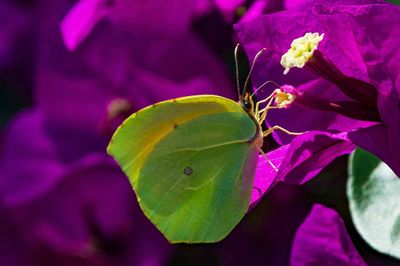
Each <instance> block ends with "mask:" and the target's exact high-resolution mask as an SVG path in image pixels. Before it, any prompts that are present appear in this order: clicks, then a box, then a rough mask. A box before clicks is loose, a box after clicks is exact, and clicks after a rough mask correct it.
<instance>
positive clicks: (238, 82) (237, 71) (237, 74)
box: [234, 43, 241, 99]
mask: <svg viewBox="0 0 400 266" xmlns="http://www.w3.org/2000/svg"><path fill="white" fill-rule="evenodd" d="M239 46H240V44H239V43H238V44H236V47H235V52H234V56H235V71H236V87H237V91H238V97H239V99H240V95H241V93H240V81H239V63H238V50H239Z"/></svg>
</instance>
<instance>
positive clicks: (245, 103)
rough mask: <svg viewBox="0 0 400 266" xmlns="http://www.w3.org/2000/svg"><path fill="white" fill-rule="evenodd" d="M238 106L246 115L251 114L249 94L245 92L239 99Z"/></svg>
mask: <svg viewBox="0 0 400 266" xmlns="http://www.w3.org/2000/svg"><path fill="white" fill-rule="evenodd" d="M240 105H241V106H242V108H243V109H244V110H245V111H246V112H247V113H253V110H254V102H253V99H252V98H251V95H250V93H248V92H246V93H245V94H244V95H243V96H241V97H240Z"/></svg>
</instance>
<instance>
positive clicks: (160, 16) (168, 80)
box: [0, 0, 396, 266]
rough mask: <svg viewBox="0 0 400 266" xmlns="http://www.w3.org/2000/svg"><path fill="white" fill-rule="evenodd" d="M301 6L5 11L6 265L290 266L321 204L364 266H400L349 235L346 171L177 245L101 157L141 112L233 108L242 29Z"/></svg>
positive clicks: (1, 256) (119, 2)
mask: <svg viewBox="0 0 400 266" xmlns="http://www.w3.org/2000/svg"><path fill="white" fill-rule="evenodd" d="M298 2H305V1H294V0H293V1H283V0H282V1H278V0H275V1H273V0H270V1H267V0H264V1H259V0H258V1H244V0H235V1H223V0H193V1H185V0H171V1H160V0H158V1H157V0H148V1H139V0H81V1H73V0H64V1H63V0H41V1H33V0H32V1H27V0H26V1H23V0H9V1H7V0H1V1H0V151H1V157H0V158H1V160H0V189H1V202H0V265H74V266H78V265H143V266H151V265H289V262H290V261H291V252H292V248H293V245H295V244H294V243H304V242H302V241H305V240H304V239H299V238H301V236H302V235H301V233H296V232H297V230H298V228H299V226H300V225H301V224H302V223H303V222H304V221H305V219H306V217H307V215H308V214H309V212H310V211H311V209H312V206H313V204H314V203H323V204H325V205H326V206H329V207H331V208H334V209H336V210H337V211H338V212H339V213H340V214H341V215H342V217H343V219H344V224H345V225H346V226H347V231H348V232H349V234H350V237H351V240H352V242H353V243H354V245H355V247H356V248H357V250H358V252H359V253H360V254H361V256H362V257H363V258H364V260H365V261H366V262H367V263H368V264H371V265H395V263H396V262H394V261H392V260H391V259H389V258H386V257H384V256H383V255H379V254H377V253H376V252H374V251H373V250H372V249H370V248H369V247H368V246H367V245H366V244H365V243H364V242H363V241H362V240H361V238H360V237H359V236H358V235H357V233H356V232H355V229H354V228H353V227H352V225H351V222H350V218H349V213H348V208H347V202H346V197H345V194H344V186H345V178H346V158H344V157H341V158H338V159H337V160H335V161H334V162H333V164H332V165H331V166H330V167H328V168H327V169H326V170H325V171H324V172H323V173H321V174H320V175H319V177H318V178H316V179H314V180H312V181H310V182H308V183H307V184H306V185H304V186H291V185H285V184H279V185H278V186H276V187H275V188H274V189H273V190H272V191H271V192H270V193H268V194H267V195H266V196H265V197H264V198H263V200H262V201H261V203H260V204H259V205H258V206H257V207H255V209H254V210H252V211H251V212H250V213H249V214H248V215H247V216H246V217H245V218H244V219H243V221H242V222H241V223H240V224H239V225H238V226H237V228H235V229H234V231H233V232H232V233H231V234H230V235H229V236H228V237H227V238H226V239H225V240H223V241H222V242H220V243H217V244H211V245H170V244H168V242H167V241H166V240H165V239H164V237H163V236H162V235H161V233H159V232H158V231H157V230H156V229H155V227H154V226H153V225H152V224H151V223H150V222H149V221H148V220H147V219H146V218H145V217H144V215H143V214H142V212H141V211H140V209H139V208H138V205H137V202H136V198H135V195H134V192H133V191H132V189H131V186H130V184H129V182H128V179H127V178H126V177H125V176H124V174H123V173H122V172H121V171H120V169H119V167H118V166H117V165H116V164H115V163H114V162H113V160H112V159H111V158H110V157H109V156H108V155H107V154H106V152H105V147H106V145H107V143H108V141H109V139H110V137H111V135H112V133H113V131H114V130H115V128H116V127H117V126H118V125H119V123H121V121H122V120H123V119H124V118H126V117H127V116H128V115H129V114H131V113H132V112H134V111H137V110H138V109H140V108H142V107H144V106H147V105H150V104H153V103H155V102H158V101H161V100H166V99H170V98H174V97H179V96H186V95H193V94H217V95H222V96H225V97H228V98H231V99H235V100H237V96H236V90H235V83H234V78H233V74H234V61H233V49H234V46H235V44H236V41H237V40H236V38H235V36H234V32H233V24H234V23H236V22H237V21H238V20H239V19H242V20H250V19H251V18H252V16H256V15H257V14H262V13H268V12H275V11H279V10H282V9H285V8H288V7H293V6H295V5H297V4H298ZM240 67H241V70H240V71H241V76H243V75H244V76H245V75H246V71H247V61H246V58H245V55H244V52H243V51H242V54H241V56H240ZM271 79H273V77H271ZM268 144H270V147H274V145H276V144H275V143H273V142H272V140H270V142H269V143H268ZM313 210H314V208H313ZM320 213H323V211H320ZM313 215H323V214H314V212H313ZM329 215H330V216H329V217H331V216H332V215H333V216H334V215H336V214H331V213H329ZM310 217H311V216H310ZM312 217H315V216H312ZM310 219H311V218H310ZM314 219H315V218H314ZM338 219H339V220H340V218H338ZM341 223H342V222H341ZM303 225H304V224H303ZM312 226H316V225H312ZM340 226H341V228H342V227H343V228H344V226H343V224H340ZM301 228H308V227H301ZM344 231H345V230H344ZM295 236H296V241H294V239H295ZM332 237H338V236H332ZM349 239H350V238H349ZM307 241H313V240H307ZM332 241H333V240H332ZM347 241H348V242H351V241H350V240H347ZM353 249H354V248H353ZM293 250H296V251H297V250H298V249H293ZM299 252H300V251H299ZM334 252H336V251H334ZM299 254H302V253H301V252H300V253H296V254H294V253H293V256H304V255H299ZM300 261H301V260H300ZM343 263H344V264H341V265H347V264H346V263H349V262H348V261H344V262H343ZM299 265H305V264H301V263H300V264H299ZM313 265H314V264H313ZM315 265H319V264H315ZM333 265H338V264H333Z"/></svg>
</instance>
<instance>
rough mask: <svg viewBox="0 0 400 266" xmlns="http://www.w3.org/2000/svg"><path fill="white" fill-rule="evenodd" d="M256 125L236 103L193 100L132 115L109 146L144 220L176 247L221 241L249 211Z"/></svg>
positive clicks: (163, 104) (206, 98) (204, 98)
mask: <svg viewBox="0 0 400 266" xmlns="http://www.w3.org/2000/svg"><path fill="white" fill-rule="evenodd" d="M256 134H257V125H256V124H255V122H254V121H253V120H252V119H251V118H250V117H249V115H248V114H247V113H246V112H245V111H244V110H243V109H242V108H241V107H240V106H239V105H238V104H237V103H236V102H234V101H231V100H229V99H226V98H223V97H219V96H191V97H184V98H179V99H175V100H171V101H166V102H161V103H158V104H156V105H153V106H150V107H147V108H145V109H142V110H141V111H139V112H137V113H135V114H133V115H132V116H131V117H129V118H128V119H127V120H125V122H124V123H123V124H122V125H121V126H120V128H119V129H118V130H117V131H116V133H115V134H114V136H113V138H112V141H111V142H110V145H109V147H108V152H109V153H110V154H111V155H112V156H113V157H114V158H115V159H116V160H117V162H118V163H119V164H120V166H121V167H122V169H123V170H124V172H125V173H126V174H127V176H128V177H129V179H130V181H131V184H132V186H133V188H134V190H135V192H136V195H137V197H138V200H139V203H140V206H141V208H142V210H143V211H144V213H145V214H146V216H147V217H148V218H149V219H150V220H151V221H152V222H153V223H154V224H155V225H156V227H157V228H158V229H159V230H160V231H161V232H162V233H163V234H164V235H165V236H166V238H167V239H168V240H169V241H170V242H173V243H176V242H190V243H198V242H216V241H219V240H221V239H223V238H224V237H225V236H226V235H227V234H228V233H229V232H230V231H231V230H232V229H233V228H234V227H235V226H236V225H237V223H239V221H240V220H241V218H242V217H243V216H244V214H245V213H246V211H247V209H248V206H249V201H250V195H251V189H252V184H253V177H254V172H255V168H256V163H257V155H258V150H257V147H256V146H255V143H254V142H251V141H249V140H251V139H252V138H253V137H254V136H255V135H256Z"/></svg>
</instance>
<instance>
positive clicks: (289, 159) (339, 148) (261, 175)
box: [250, 131, 355, 208]
mask: <svg viewBox="0 0 400 266" xmlns="http://www.w3.org/2000/svg"><path fill="white" fill-rule="evenodd" d="M354 148H355V146H354V144H352V143H351V142H350V141H349V140H348V139H347V136H346V133H338V134H331V133H328V132H319V131H311V132H307V133H304V134H302V135H301V136H298V137H297V138H295V139H294V140H293V141H292V142H291V143H290V144H286V145H283V146H281V147H279V148H277V149H276V150H273V151H271V152H269V153H267V157H268V159H270V161H271V162H272V163H273V164H274V165H275V166H276V167H277V168H278V171H276V170H275V169H274V168H273V167H272V166H271V164H270V163H268V162H267V161H266V160H265V158H264V157H263V156H260V157H259V160H258V166H257V172H256V176H255V179H254V186H253V192H252V196H251V202H250V208H253V207H254V206H255V205H256V204H257V203H258V202H259V201H260V199H261V198H262V196H263V195H264V194H265V193H267V192H268V191H269V190H270V189H271V188H272V187H274V185H276V184H277V183H278V182H285V183H289V184H303V183H305V182H307V181H308V180H310V179H311V178H313V177H314V176H316V175H317V174H318V173H319V172H320V171H321V170H322V169H323V168H325V167H326V166H327V165H328V164H329V163H331V162H332V161H333V160H334V159H335V158H336V157H338V156H340V155H345V154H349V153H350V152H352V151H353V150H354Z"/></svg>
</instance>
